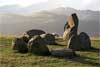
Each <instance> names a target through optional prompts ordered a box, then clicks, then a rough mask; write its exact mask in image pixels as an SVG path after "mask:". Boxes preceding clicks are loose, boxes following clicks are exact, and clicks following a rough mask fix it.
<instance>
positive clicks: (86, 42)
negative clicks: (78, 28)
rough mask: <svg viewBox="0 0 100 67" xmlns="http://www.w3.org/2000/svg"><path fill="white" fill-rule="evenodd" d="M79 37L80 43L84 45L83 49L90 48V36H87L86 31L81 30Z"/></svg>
mask: <svg viewBox="0 0 100 67" xmlns="http://www.w3.org/2000/svg"><path fill="white" fill-rule="evenodd" d="M79 39H80V42H81V44H82V45H83V46H84V49H90V48H91V41H90V37H89V36H88V34H87V33H85V32H81V33H80V34H79Z"/></svg>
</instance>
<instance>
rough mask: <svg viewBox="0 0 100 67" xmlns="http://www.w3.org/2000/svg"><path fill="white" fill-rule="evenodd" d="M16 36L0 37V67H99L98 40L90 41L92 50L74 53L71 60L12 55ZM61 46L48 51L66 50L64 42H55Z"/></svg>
mask: <svg viewBox="0 0 100 67" xmlns="http://www.w3.org/2000/svg"><path fill="white" fill-rule="evenodd" d="M15 37H16V36H1V35H0V67H99V66H100V56H99V48H100V40H97V39H96V40H91V43H92V47H94V48H93V49H91V50H89V51H76V54H77V55H78V56H77V57H75V58H73V59H68V58H63V57H62V58H58V57H52V56H36V55H31V54H29V53H26V54H20V53H13V52H12V50H11V41H12V40H13V39H14V38H15ZM57 43H59V44H61V45H56V46H55V45H49V46H48V47H49V49H50V50H52V49H54V48H61V47H62V48H66V45H65V42H64V41H61V40H57Z"/></svg>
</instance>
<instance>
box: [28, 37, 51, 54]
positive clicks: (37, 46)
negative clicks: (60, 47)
mask: <svg viewBox="0 0 100 67" xmlns="http://www.w3.org/2000/svg"><path fill="white" fill-rule="evenodd" d="M27 46H28V50H29V52H30V53H33V54H36V55H50V52H49V49H48V47H47V46H46V45H45V42H44V40H43V39H42V38H41V37H40V36H39V35H35V36H34V37H32V38H31V39H30V40H29V42H28V45H27Z"/></svg>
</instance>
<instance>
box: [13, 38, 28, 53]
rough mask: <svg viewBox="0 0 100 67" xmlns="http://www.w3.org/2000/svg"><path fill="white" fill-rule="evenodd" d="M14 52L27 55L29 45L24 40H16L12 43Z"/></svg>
mask: <svg viewBox="0 0 100 67" xmlns="http://www.w3.org/2000/svg"><path fill="white" fill-rule="evenodd" d="M12 50H14V51H15V52H20V53H27V52H28V48H27V43H26V42H25V41H24V40H23V38H15V40H13V41H12Z"/></svg>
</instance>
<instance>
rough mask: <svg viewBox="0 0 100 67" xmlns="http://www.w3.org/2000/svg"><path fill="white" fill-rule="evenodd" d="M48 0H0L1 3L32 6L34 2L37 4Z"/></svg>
mask: <svg viewBox="0 0 100 67" xmlns="http://www.w3.org/2000/svg"><path fill="white" fill-rule="evenodd" d="M46 1H48V0H0V5H1V6H2V5H12V4H16V5H19V6H23V7H26V6H30V5H32V4H36V3H39V2H46Z"/></svg>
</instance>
